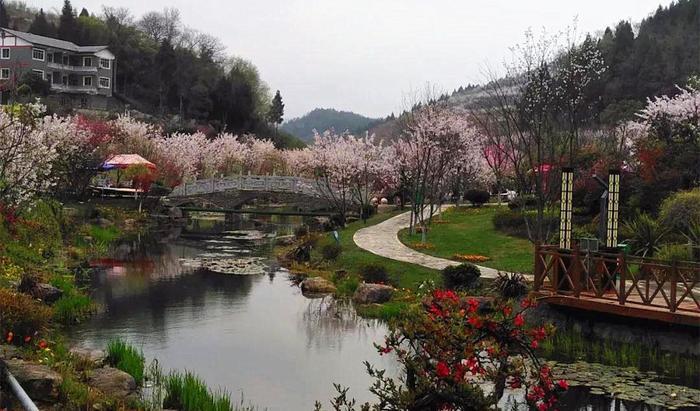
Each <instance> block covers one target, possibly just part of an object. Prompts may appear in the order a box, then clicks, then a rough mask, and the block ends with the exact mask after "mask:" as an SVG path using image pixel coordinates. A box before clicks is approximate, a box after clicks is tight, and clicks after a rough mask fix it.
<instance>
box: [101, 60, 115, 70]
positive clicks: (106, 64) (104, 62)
mask: <svg viewBox="0 0 700 411" xmlns="http://www.w3.org/2000/svg"><path fill="white" fill-rule="evenodd" d="M111 63H112V62H111V61H109V59H100V67H102V68H103V69H107V70H109V68H110V66H111Z"/></svg>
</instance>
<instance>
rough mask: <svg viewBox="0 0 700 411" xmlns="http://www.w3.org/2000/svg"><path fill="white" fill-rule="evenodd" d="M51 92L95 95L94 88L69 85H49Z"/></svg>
mask: <svg viewBox="0 0 700 411" xmlns="http://www.w3.org/2000/svg"><path fill="white" fill-rule="evenodd" d="M51 91H54V92H59V93H61V92H62V93H84V94H97V87H95V86H74V85H69V84H51Z"/></svg>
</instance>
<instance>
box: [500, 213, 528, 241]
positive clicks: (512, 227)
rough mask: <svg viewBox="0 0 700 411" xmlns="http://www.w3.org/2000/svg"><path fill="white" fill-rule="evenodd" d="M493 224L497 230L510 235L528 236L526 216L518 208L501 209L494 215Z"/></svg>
mask: <svg viewBox="0 0 700 411" xmlns="http://www.w3.org/2000/svg"><path fill="white" fill-rule="evenodd" d="M492 222H493V226H494V228H495V229H496V230H498V231H501V232H503V233H506V234H509V235H515V236H519V237H527V227H526V225H525V216H524V215H523V213H522V212H520V211H517V210H510V209H508V210H506V209H500V210H498V211H496V213H495V214H494V215H493V217H492Z"/></svg>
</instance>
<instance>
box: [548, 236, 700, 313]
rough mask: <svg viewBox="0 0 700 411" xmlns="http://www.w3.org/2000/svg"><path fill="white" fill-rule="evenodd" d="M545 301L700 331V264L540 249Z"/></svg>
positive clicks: (553, 248)
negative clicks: (686, 326) (690, 327)
mask: <svg viewBox="0 0 700 411" xmlns="http://www.w3.org/2000/svg"><path fill="white" fill-rule="evenodd" d="M535 291H536V293H537V294H538V296H539V298H540V299H541V300H542V301H545V302H547V303H550V304H555V305H562V306H568V307H573V308H577V309H581V310H586V311H594V312H600V313H606V314H613V315H617V316H623V317H632V318H640V319H649V320H655V321H663V322H668V323H676V324H684V325H690V326H700V264H698V263H692V262H678V263H669V262H665V261H658V260H652V259H645V258H640V257H633V256H626V255H623V254H606V253H587V254H581V253H579V252H578V251H577V250H560V249H558V248H556V247H552V246H539V247H536V250H535Z"/></svg>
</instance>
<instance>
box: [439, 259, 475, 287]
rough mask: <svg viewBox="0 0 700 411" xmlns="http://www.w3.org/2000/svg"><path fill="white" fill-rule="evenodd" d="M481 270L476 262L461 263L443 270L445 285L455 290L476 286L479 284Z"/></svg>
mask: <svg viewBox="0 0 700 411" xmlns="http://www.w3.org/2000/svg"><path fill="white" fill-rule="evenodd" d="M479 277H481V270H479V267H477V266H475V265H474V264H469V263H466V264H460V265H456V266H451V267H447V268H445V269H443V270H442V281H443V283H444V284H445V287H447V288H449V289H453V290H459V289H469V288H474V287H476V286H477V285H478V284H479Z"/></svg>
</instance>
